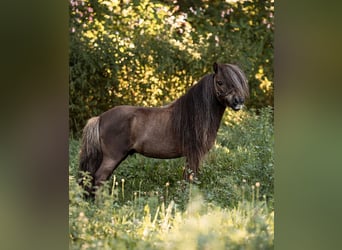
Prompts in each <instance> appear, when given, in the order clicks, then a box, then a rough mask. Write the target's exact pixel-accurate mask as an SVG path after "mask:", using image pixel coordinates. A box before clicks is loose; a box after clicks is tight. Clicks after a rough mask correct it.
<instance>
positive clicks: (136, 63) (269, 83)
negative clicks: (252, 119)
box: [69, 0, 274, 135]
mask: <svg viewBox="0 0 342 250" xmlns="http://www.w3.org/2000/svg"><path fill="white" fill-rule="evenodd" d="M69 13H70V19H69V20H70V60H69V66H70V99H69V100H70V103H69V106H70V128H71V132H72V133H73V134H75V135H79V133H80V131H81V130H82V128H83V126H84V125H85V121H86V120H87V119H89V118H90V117H92V116H95V115H98V114H100V113H102V112H104V111H106V110H108V109H109V108H111V107H113V106H115V105H118V104H131V105H139V106H159V105H163V104H167V103H169V102H171V101H172V100H174V99H176V98H178V97H179V96H181V95H182V94H183V93H184V92H185V91H186V90H187V89H188V88H189V86H191V85H193V83H194V82H196V81H198V80H199V79H200V78H201V77H202V76H204V75H205V74H208V73H211V72H212V64H213V63H214V62H215V61H217V62H221V63H235V64H238V65H239V66H240V67H241V68H242V69H243V70H244V72H245V73H246V75H247V78H248V81H249V85H250V89H251V98H250V99H249V103H247V106H248V107H254V108H261V107H264V106H268V105H269V106H272V105H273V32H274V18H273V17H274V1H273V0H265V1H264V0H253V1H251V0H248V1H238V2H233V1H222V0H211V1H206V0H193V1H183V0H176V1H170V0H160V1H157V0H151V1H150V0H141V1H135V0H123V1H104V0H99V1H93V0H70V8H69Z"/></svg>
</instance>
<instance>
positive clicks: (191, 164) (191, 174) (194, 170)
mask: <svg viewBox="0 0 342 250" xmlns="http://www.w3.org/2000/svg"><path fill="white" fill-rule="evenodd" d="M199 164H200V161H199V160H198V159H196V160H194V159H192V161H189V160H188V159H187V160H186V166H185V169H184V171H183V178H184V180H186V181H189V182H192V181H193V180H194V178H195V177H197V175H198V169H199Z"/></svg>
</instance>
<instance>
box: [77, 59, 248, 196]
mask: <svg viewBox="0 0 342 250" xmlns="http://www.w3.org/2000/svg"><path fill="white" fill-rule="evenodd" d="M213 71H214V73H211V74H207V75H205V76H204V77H202V79H201V80H199V81H198V83H196V84H195V85H193V86H192V87H191V88H190V89H189V90H188V91H187V92H186V93H185V94H184V95H183V96H181V97H180V98H179V99H177V100H175V101H173V102H172V103H170V104H168V105H166V106H163V107H136V106H127V105H121V106H116V107H114V108H112V109H110V110H108V111H106V112H104V113H102V114H100V115H99V116H96V117H92V118H90V119H89V120H88V122H87V124H86V126H85V127H84V129H83V136H82V144H81V151H80V163H79V173H82V172H89V173H90V175H91V177H92V181H91V187H90V188H89V187H88V190H89V191H90V192H91V191H94V190H95V189H96V188H97V187H99V186H100V185H101V184H102V183H103V182H104V181H106V180H107V179H108V178H109V177H110V176H111V174H112V173H113V171H114V170H115V169H116V168H117V167H118V166H119V165H120V163H121V162H122V161H123V160H125V159H126V157H127V156H129V155H132V154H134V153H139V154H141V155H144V156H146V157H152V158H159V159H171V158H178V157H185V158H186V167H185V169H184V172H183V178H184V179H185V180H187V181H191V180H192V179H193V178H194V177H196V176H197V174H198V171H199V165H200V163H201V160H202V159H203V156H204V155H205V154H206V153H207V152H208V151H209V150H210V149H211V147H212V146H213V144H214V142H215V139H216V135H217V131H218V129H219V126H220V122H221V120H222V116H223V114H224V111H225V109H226V107H230V108H232V109H233V110H234V111H238V110H240V109H241V108H242V107H243V104H244V102H245V100H246V98H247V97H248V96H249V87H248V83H247V79H246V76H245V74H244V73H243V71H242V70H241V69H240V68H239V67H238V66H236V65H233V64H218V63H216V62H215V63H214V64H213ZM80 184H81V185H82V184H83V183H82V178H80ZM83 187H84V185H83Z"/></svg>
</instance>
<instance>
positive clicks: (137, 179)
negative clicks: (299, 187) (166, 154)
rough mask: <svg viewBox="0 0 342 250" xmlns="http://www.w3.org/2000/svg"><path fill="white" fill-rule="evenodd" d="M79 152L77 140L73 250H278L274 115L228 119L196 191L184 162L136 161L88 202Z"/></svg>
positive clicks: (266, 111)
mask: <svg viewBox="0 0 342 250" xmlns="http://www.w3.org/2000/svg"><path fill="white" fill-rule="evenodd" d="M79 146H80V140H79V139H78V138H70V146H69V157H70V161H69V162H70V164H69V248H70V249H190V250H191V249H273V247H274V134H273V111H272V109H271V108H263V109H261V110H259V111H258V112H256V111H255V110H243V111H240V112H236V113H235V112H231V111H226V113H225V116H224V119H223V121H222V123H221V127H220V129H219V132H218V136H217V140H216V143H215V145H214V147H213V148H212V149H211V151H210V152H209V153H208V154H207V156H206V158H205V159H204V161H203V163H202V166H201V171H200V174H199V176H198V178H197V179H195V180H194V182H192V183H187V182H184V181H183V180H182V173H183V168H184V165H185V161H184V159H182V158H180V159H173V160H157V159H151V158H146V157H143V156H140V155H133V156H130V157H128V158H127V159H126V160H125V161H124V162H122V163H121V165H120V166H119V167H118V169H116V170H115V171H114V173H113V175H112V177H111V179H110V180H109V181H108V182H107V183H106V184H105V185H104V186H103V188H101V189H100V190H98V192H97V199H96V200H95V201H91V200H86V199H84V196H83V193H84V191H83V190H82V189H81V188H80V187H79V186H78V184H77V180H76V178H77V177H76V176H77V168H78V152H79ZM84 178H86V179H87V178H89V177H88V176H87V175H84Z"/></svg>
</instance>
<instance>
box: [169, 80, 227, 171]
mask: <svg viewBox="0 0 342 250" xmlns="http://www.w3.org/2000/svg"><path fill="white" fill-rule="evenodd" d="M213 78H214V74H210V75H206V76H204V77H203V78H202V79H201V80H200V81H199V82H198V83H197V84H195V85H194V86H192V87H191V88H190V89H189V90H188V92H187V93H186V94H185V95H183V96H182V97H180V98H179V99H178V100H176V101H175V102H174V103H173V104H172V106H173V112H172V117H171V119H172V127H173V133H174V136H175V137H176V138H178V139H179V141H180V142H181V147H182V150H183V152H184V154H185V155H184V156H185V157H186V158H187V160H188V163H189V164H190V165H191V164H194V165H197V164H198V163H199V162H200V160H201V158H202V157H203V155H204V154H205V153H206V152H207V151H209V149H210V148H211V147H212V145H213V143H214V141H215V138H216V134H217V130H218V128H219V126H220V122H221V119H222V115H223V112H224V110H225V107H224V106H222V105H221V104H220V103H219V102H218V100H217V99H216V96H215V94H214V91H215V90H214V79H213Z"/></svg>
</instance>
